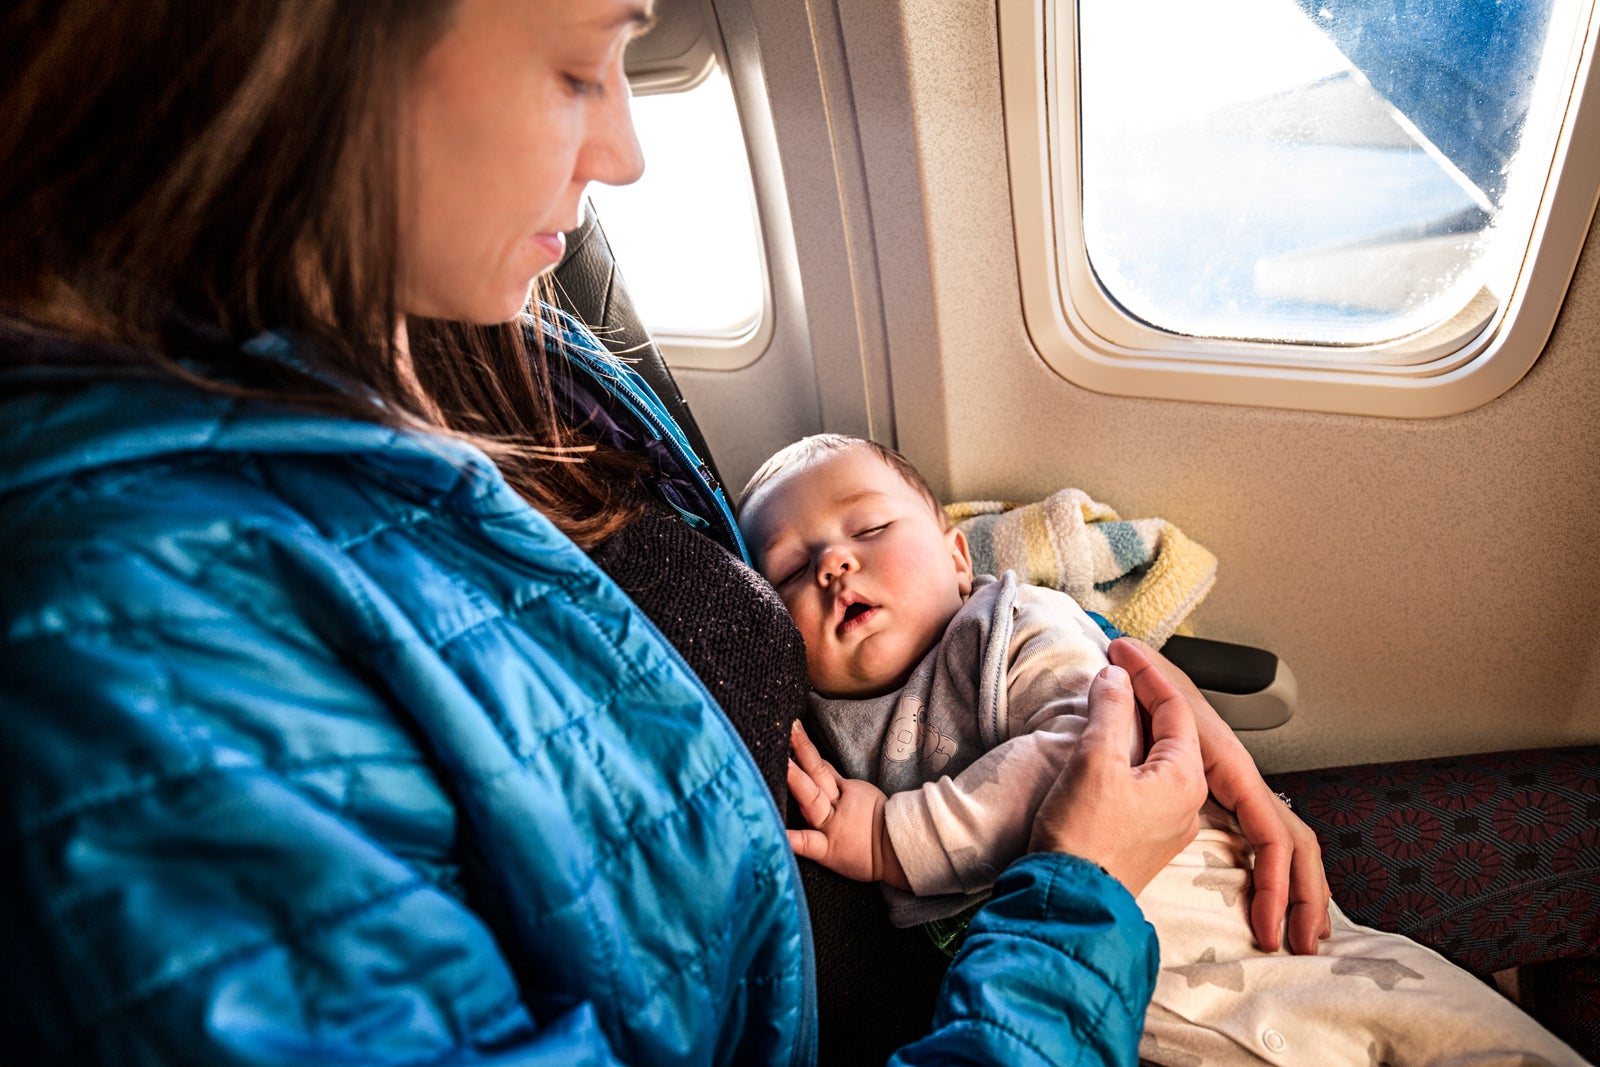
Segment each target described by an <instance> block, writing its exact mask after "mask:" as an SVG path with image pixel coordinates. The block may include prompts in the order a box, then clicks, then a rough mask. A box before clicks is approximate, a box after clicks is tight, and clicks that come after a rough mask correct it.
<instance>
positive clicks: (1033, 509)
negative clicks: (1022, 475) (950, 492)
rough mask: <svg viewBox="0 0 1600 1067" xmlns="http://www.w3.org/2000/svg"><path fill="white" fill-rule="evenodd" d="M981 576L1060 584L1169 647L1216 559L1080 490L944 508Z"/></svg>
mask: <svg viewBox="0 0 1600 1067" xmlns="http://www.w3.org/2000/svg"><path fill="white" fill-rule="evenodd" d="M944 510H945V514H947V515H948V516H949V517H950V521H951V522H952V523H954V524H955V525H956V527H957V528H958V529H960V530H961V531H962V532H964V533H965V534H966V535H967V542H968V544H969V545H970V546H971V548H972V563H973V569H974V572H975V573H977V574H1000V573H1001V572H1003V571H1006V570H1014V571H1016V572H1017V579H1018V580H1019V581H1023V582H1029V583H1031V584H1033V585H1044V586H1049V587H1050V588H1052V589H1060V590H1061V591H1063V592H1065V593H1067V594H1068V595H1069V596H1071V597H1072V598H1073V599H1074V600H1076V601H1077V602H1078V603H1079V604H1080V605H1082V607H1083V608H1084V609H1085V610H1087V611H1093V612H1097V613H1099V614H1100V615H1103V616H1105V617H1106V618H1107V619H1109V620H1110V621H1111V623H1112V625H1114V626H1116V627H1117V628H1118V629H1119V630H1121V631H1122V632H1123V633H1126V634H1131V635H1132V636H1134V637H1138V638H1141V639H1143V640H1144V641H1146V642H1148V643H1149V644H1151V645H1152V646H1154V647H1156V648H1160V647H1161V646H1162V645H1163V644H1164V643H1165V642H1166V640H1167V638H1169V637H1171V636H1172V635H1173V634H1174V633H1176V632H1178V630H1179V627H1180V626H1181V625H1182V623H1183V621H1184V620H1185V619H1186V618H1188V616H1189V613H1190V612H1192V611H1194V609H1195V607H1196V606H1197V605H1199V603H1200V601H1201V599H1202V598H1203V597H1204V596H1205V595H1206V593H1208V592H1209V591H1210V590H1211V586H1212V583H1213V582H1215V581H1216V577H1217V557H1216V556H1213V555H1212V554H1211V553H1210V552H1209V551H1208V550H1206V549H1205V548H1204V547H1202V546H1200V545H1198V544H1196V543H1195V542H1194V541H1191V540H1189V538H1188V537H1186V536H1184V534H1183V531H1181V530H1179V529H1178V528H1177V527H1176V526H1174V525H1172V523H1170V522H1168V521H1167V520H1165V519H1131V520H1125V519H1121V518H1119V517H1118V516H1117V513H1116V512H1115V511H1113V510H1112V509H1111V508H1109V507H1107V506H1106V505H1105V504H1102V503H1099V502H1098V501H1096V500H1093V499H1091V498H1090V496H1089V494H1087V493H1085V492H1084V491H1083V490H1081V489H1062V490H1060V491H1058V492H1055V493H1052V494H1051V495H1050V496H1048V497H1046V498H1045V499H1044V500H1041V501H1038V502H1036V503H1032V504H1011V503H1005V502H1002V501H998V500H969V501H964V502H962V503H957V504H947V505H945V509H944Z"/></svg>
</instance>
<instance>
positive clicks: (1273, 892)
mask: <svg viewBox="0 0 1600 1067" xmlns="http://www.w3.org/2000/svg"><path fill="white" fill-rule="evenodd" d="M1119 646H1120V647H1119ZM1130 649H1137V650H1138V651H1140V652H1141V653H1142V654H1143V657H1144V658H1145V659H1146V660H1147V661H1149V662H1151V663H1153V664H1154V665H1155V666H1156V667H1157V668H1158V669H1159V670H1160V671H1161V673H1162V674H1163V675H1164V676H1165V677H1166V678H1167V680H1168V681H1169V682H1171V683H1172V684H1173V685H1174V686H1176V687H1177V688H1178V690H1179V691H1180V692H1182V693H1183V694H1184V695H1185V696H1186V697H1187V698H1188V700H1189V703H1190V704H1191V705H1192V706H1193V707H1194V713H1195V725H1196V729H1197V730H1198V732H1199V736H1200V754H1201V756H1202V758H1203V759H1204V760H1205V769H1206V785H1207V786H1208V787H1209V788H1210V790H1211V795H1212V796H1214V797H1216V798H1217V803H1219V804H1221V805H1222V806H1223V807H1225V808H1227V809H1228V810H1229V811H1231V812H1233V814H1234V817H1235V818H1237V819H1238V820H1239V829H1240V830H1241V831H1242V832H1243V833H1244V836H1245V840H1247V841H1249V842H1250V845H1251V847H1252V848H1254V849H1255V854H1256V858H1255V870H1254V872H1253V873H1252V876H1251V882H1252V884H1253V887H1254V889H1253V895H1252V897H1251V901H1250V928H1251V929H1252V930H1254V931H1255V935H1256V941H1257V942H1258V943H1259V944H1260V946H1261V947H1262V949H1264V950H1265V951H1267V952H1276V951H1277V950H1278V947H1279V946H1280V944H1281V943H1282V941H1281V939H1282V932H1283V928H1284V917H1285V915H1286V914H1287V916H1288V920H1289V922H1288V929H1289V948H1290V951H1292V952H1294V953H1296V954H1297V955H1302V956H1313V955H1316V952H1317V946H1318V943H1319V942H1320V941H1321V940H1322V939H1323V938H1326V937H1327V936H1328V935H1329V934H1330V933H1331V932H1332V931H1331V927H1330V926H1329V924H1328V899H1329V898H1328V876H1327V874H1326V872H1325V871H1324V870H1323V869H1322V846H1321V845H1320V844H1318V843H1317V835H1316V834H1315V833H1313V832H1312V831H1311V828H1310V827H1309V826H1307V825H1306V824H1305V823H1303V822H1301V821H1300V818H1299V816H1297V815H1295V814H1294V812H1292V811H1290V810H1289V808H1288V807H1287V806H1286V805H1285V804H1284V803H1283V801H1281V800H1279V799H1278V796H1277V794H1276V793H1274V792H1273V791H1272V790H1271V789H1269V788H1267V783H1266V782H1265V781H1264V780H1263V779H1262V777H1261V772H1260V771H1259V770H1257V769H1256V764H1255V761H1254V760H1253V759H1251V758H1250V753H1249V752H1248V751H1246V749H1245V747H1244V745H1243V744H1241V743H1240V741H1239V739H1238V737H1236V736H1235V735H1234V732H1233V730H1232V729H1231V728H1230V727H1229V726H1228V724H1227V723H1225V722H1223V721H1222V718H1221V716H1219V715H1218V714H1217V713H1216V711H1215V709H1213V708H1212V707H1211V705H1210V704H1209V703H1208V702H1207V701H1206V698H1205V697H1203V696H1201V695H1200V690H1199V689H1198V688H1197V687H1196V686H1195V684H1194V682H1193V681H1191V680H1190V678H1189V676H1188V675H1186V674H1184V673H1183V671H1181V670H1179V669H1178V667H1177V666H1176V665H1174V664H1173V663H1172V661H1171V660H1169V659H1167V658H1166V657H1165V656H1163V655H1161V654H1160V653H1159V652H1157V651H1155V650H1154V649H1152V648H1150V647H1149V646H1148V645H1145V644H1143V643H1142V642H1138V641H1134V640H1132V639H1131V638H1123V639H1121V640H1118V641H1114V642H1112V645H1111V659H1112V662H1122V660H1121V659H1119V658H1118V657H1119V656H1126V655H1128V654H1129V651H1128V650H1130Z"/></svg>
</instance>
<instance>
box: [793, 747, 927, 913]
mask: <svg viewBox="0 0 1600 1067" xmlns="http://www.w3.org/2000/svg"><path fill="white" fill-rule="evenodd" d="M789 740H790V743H791V744H792V745H793V746H794V758H792V759H790V760H789V794H790V795H791V796H793V797H794V799H795V802H796V803H798V804H799V805H800V814H801V815H803V816H804V817H805V820H806V822H807V823H809V824H810V825H811V826H812V827H813V829H810V830H790V831H789V847H790V848H793V849H794V851H795V855H797V856H803V857H805V858H806V859H810V860H816V861H817V862H818V863H820V864H822V865H823V866H824V867H826V868H828V869H829V870H830V871H834V872H836V873H838V874H842V875H844V876H845V877H846V878H854V879H855V880H856V881H858V882H888V883H889V884H890V885H893V886H898V887H899V888H901V889H909V888H910V884H909V883H907V881H906V876H905V873H904V872H903V871H902V870H901V869H900V862H899V859H898V858H897V857H896V856H895V854H894V847H893V846H892V845H890V843H889V834H888V830H887V828H886V827H885V825H884V818H883V806H884V804H885V803H886V802H887V801H888V798H887V797H885V796H884V794H883V790H881V789H879V788H878V787H877V786H875V785H873V784H872V783H871V782H867V781H863V780H861V779H860V778H845V777H842V776H841V775H840V774H839V772H838V771H836V770H834V769H833V765H832V764H831V763H829V762H828V761H826V760H824V759H823V758H822V754H821V753H820V752H818V751H817V746H816V745H814V744H812V743H811V739H810V738H809V737H807V736H806V731H805V728H804V727H802V726H801V725H800V723H799V722H798V721H796V722H795V724H794V727H793V729H792V730H791V731H790V734H789Z"/></svg>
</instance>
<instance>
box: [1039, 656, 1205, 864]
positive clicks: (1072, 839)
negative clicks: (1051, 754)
mask: <svg viewBox="0 0 1600 1067" xmlns="http://www.w3.org/2000/svg"><path fill="white" fill-rule="evenodd" d="M1112 647H1113V648H1115V647H1116V646H1115V644H1113V646H1112ZM1130 668H1131V670H1130ZM1133 671H1137V672H1139V675H1142V676H1143V677H1142V679H1141V678H1140V677H1139V675H1135V676H1134V677H1133V678H1130V673H1132V672H1133ZM1135 693H1137V694H1138V695H1139V697H1140V698H1141V699H1142V700H1145V701H1147V702H1148V706H1149V707H1150V709H1151V726H1152V732H1153V736H1154V738H1155V740H1154V743H1153V744H1152V745H1151V750H1150V755H1149V757H1148V758H1147V759H1146V760H1145V762H1144V763H1142V764H1140V765H1139V766H1137V767H1135V766H1131V765H1130V761H1129V752H1128V743H1129V740H1130V736H1131V733H1132V729H1133V722H1134V714H1135V710H1134V695H1135ZM1087 710H1088V720H1089V721H1088V723H1087V724H1086V725H1085V726H1084V730H1083V734H1082V735H1081V736H1080V738H1079V741H1078V745H1077V747H1076V748H1075V750H1074V751H1073V754H1072V757H1071V759H1070V760H1069V761H1068V763H1067V766H1066V768H1065V769H1064V770H1063V772H1062V774H1061V776H1060V777H1059V778H1058V779H1057V780H1056V782H1055V784H1054V785H1053V786H1051V788H1050V791H1049V792H1048V793H1047V794H1046V795H1045V798H1044V800H1043V802H1042V803H1041V804H1040V806H1039V810H1038V812H1037V813H1036V814H1035V815H1034V820H1033V831H1032V835H1031V839H1030V848H1031V849H1033V850H1035V851H1038V850H1050V851H1057V852H1071V853H1073V854H1074V855H1078V856H1082V857H1083V858H1084V859H1087V860H1090V861H1092V862H1094V863H1098V864H1099V865H1100V866H1101V867H1104V868H1105V869H1106V871H1107V872H1109V873H1110V874H1111V876H1112V877H1113V878H1116V879H1117V880H1118V881H1120V882H1121V883H1122V884H1123V885H1124V886H1126V887H1127V888H1128V891H1129V892H1131V893H1133V894H1134V895H1138V893H1139V891H1140V890H1142V889H1143V888H1144V887H1145V886H1146V885H1148V884H1149V882H1150V879H1151V878H1153V877H1154V876H1155V874H1156V872H1158V871H1159V870H1160V869H1161V868H1162V867H1164V866H1165V865H1166V864H1167V862H1168V861H1170V860H1171V859H1172V857H1173V856H1175V855H1177V853H1178V852H1179V850H1180V849H1182V848H1183V846H1184V845H1185V844H1187V843H1188V842H1189V841H1191V840H1192V839H1193V838H1194V835H1195V831H1196V830H1197V829H1198V828H1199V823H1198V813H1199V811H1200V805H1201V803H1202V802H1203V801H1204V800H1205V769H1204V767H1203V766H1202V764H1201V760H1200V746H1199V741H1198V738H1197V736H1196V733H1195V725H1194V713H1193V711H1192V710H1191V708H1190V706H1189V703H1188V701H1187V700H1186V699H1185V697H1184V696H1183V694H1182V693H1181V692H1179V691H1178V690H1177V689H1175V688H1173V686H1172V685H1171V683H1169V682H1167V681H1166V680H1165V679H1163V678H1161V677H1160V674H1159V672H1158V671H1155V670H1154V669H1153V666H1152V664H1151V663H1150V661H1149V660H1148V659H1146V658H1145V657H1143V656H1142V655H1141V654H1139V653H1137V651H1135V652H1134V654H1133V656H1131V657H1124V658H1123V659H1122V662H1121V663H1118V664H1116V665H1114V666H1110V667H1107V668H1106V669H1105V670H1103V671H1101V672H1100V674H1099V675H1097V676H1096V678H1095V680H1094V681H1093V682H1092V683H1091V684H1090V687H1089V706H1088V709H1087Z"/></svg>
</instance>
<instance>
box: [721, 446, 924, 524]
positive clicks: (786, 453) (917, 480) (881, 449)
mask: <svg viewBox="0 0 1600 1067" xmlns="http://www.w3.org/2000/svg"><path fill="white" fill-rule="evenodd" d="M855 448H864V449H866V450H867V451H868V452H871V453H872V454H873V455H875V456H877V457H878V458H879V459H881V460H883V462H884V463H885V464H886V465H887V466H888V467H889V469H890V470H892V471H894V472H895V473H896V474H898V475H899V476H900V477H901V479H902V480H904V482H905V483H906V484H907V485H909V486H910V487H911V488H913V489H915V490H916V491H917V492H918V493H920V494H921V495H922V498H923V499H924V500H926V501H927V502H928V506H929V507H931V508H932V509H933V513H934V514H935V515H937V516H938V517H939V525H941V526H943V527H944V528H946V529H948V528H949V526H950V520H949V519H948V518H947V517H946V516H945V513H944V508H943V507H941V506H940V504H939V498H938V497H937V496H936V495H934V492H933V487H932V486H930V485H929V484H928V480H927V479H926V478H924V477H923V476H922V472H921V471H919V470H917V468H916V466H915V465H913V464H912V462H911V461H910V460H909V459H906V457H904V456H902V455H901V454H900V453H899V452H896V451H895V450H894V449H892V448H890V447H889V446H888V445H880V444H879V443H878V442H876V441H869V440H868V439H866V438H865V437H853V436H851V435H850V434H844V433H814V434H812V435H811V436H809V437H802V438H801V439H800V440H798V441H796V442H795V443H794V444H792V445H785V446H784V447H783V448H780V449H779V450H778V451H777V452H774V453H773V454H772V455H771V456H770V457H769V458H768V459H767V461H766V462H765V463H763V464H761V466H760V468H759V469H757V471H756V472H755V473H754V474H752V475H751V476H750V480H749V481H748V482H746V483H745V486H744V490H743V491H742V492H740V494H739V505H738V509H737V514H739V515H743V513H744V506H745V504H747V503H748V502H749V501H750V498H751V497H752V496H753V495H754V494H755V492H756V491H757V490H759V489H760V488H761V487H762V486H764V485H766V484H767V483H768V482H770V481H772V480H773V479H774V478H776V477H777V476H778V475H780V474H782V473H783V472H784V471H786V470H789V469H791V468H795V467H803V466H805V465H806V464H808V463H811V462H812V461H813V460H816V459H817V458H819V457H821V456H825V455H828V454H830V453H833V452H848V451H850V450H851V449H855Z"/></svg>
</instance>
